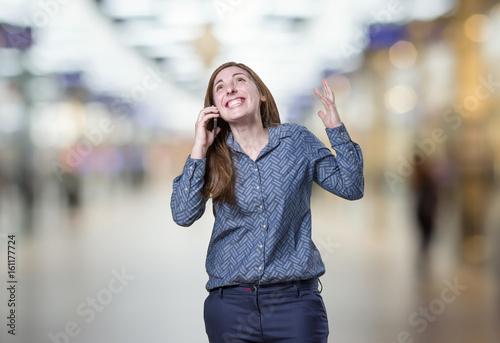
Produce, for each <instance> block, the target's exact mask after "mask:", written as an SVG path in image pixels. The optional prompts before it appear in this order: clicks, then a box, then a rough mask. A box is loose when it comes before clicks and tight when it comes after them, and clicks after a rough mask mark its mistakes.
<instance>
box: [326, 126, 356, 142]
mask: <svg viewBox="0 0 500 343" xmlns="http://www.w3.org/2000/svg"><path fill="white" fill-rule="evenodd" d="M325 131H326V134H327V136H328V139H329V140H330V144H331V145H332V148H333V147H335V146H337V145H341V144H346V143H349V142H350V141H351V137H350V136H349V133H348V132H347V129H346V128H345V126H344V123H342V124H340V126H337V127H334V128H331V129H325Z"/></svg>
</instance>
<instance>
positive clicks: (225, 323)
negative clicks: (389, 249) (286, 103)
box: [171, 62, 364, 343]
mask: <svg viewBox="0 0 500 343" xmlns="http://www.w3.org/2000/svg"><path fill="white" fill-rule="evenodd" d="M322 83H323V87H324V93H325V94H324V95H323V94H321V93H320V92H319V91H318V90H317V89H314V92H315V93H316V95H317V97H318V98H319V99H320V100H321V102H322V103H323V104H324V106H325V108H326V113H325V112H323V111H319V112H318V115H319V117H320V118H321V120H322V121H323V123H324V125H325V128H326V129H325V131H326V134H327V136H328V138H329V140H330V143H331V146H332V148H333V149H334V150H335V151H336V153H337V156H334V155H333V154H332V153H331V151H330V150H329V149H328V148H326V147H325V145H324V144H323V143H322V142H321V141H320V140H319V139H318V138H317V137H316V136H315V135H313V134H312V133H311V132H310V131H308V130H307V129H306V128H305V127H304V126H301V125H297V124H290V123H288V124H280V118H279V113H278V109H277V107H276V104H275V102H274V99H273V96H272V95H271V92H270V91H269V89H268V88H267V87H266V85H265V84H264V83H263V82H262V80H261V79H260V78H259V76H258V75H257V74H256V73H255V72H254V71H253V70H252V69H250V68H249V67H247V66H245V65H244V64H241V63H234V62H229V63H225V64H223V65H221V66H220V67H219V68H217V69H216V70H215V71H214V72H213V74H212V76H211V78H210V81H209V84H208V88H207V93H206V97H205V108H204V109H202V110H201V111H200V114H199V116H198V120H197V122H196V127H195V130H196V131H195V132H196V133H195V142H194V146H193V149H192V152H191V154H190V155H189V156H188V158H187V161H186V163H185V166H184V169H183V171H182V174H181V175H179V176H178V177H176V178H175V179H174V182H173V193H172V199H171V209H172V215H173V219H174V221H175V222H176V223H177V224H179V225H182V226H190V225H191V224H192V223H193V222H194V221H196V220H197V219H198V218H200V217H201V216H202V215H203V213H204V211H205V204H206V201H207V200H208V199H209V198H211V199H212V201H213V204H214V214H215V223H214V227H213V232H212V237H211V239H210V243H209V246H208V252H207V260H206V270H207V273H208V276H209V280H208V283H207V284H206V289H207V290H208V291H209V295H208V297H207V298H206V300H205V304H204V319H205V327H206V332H207V335H208V337H209V340H210V342H211V343H219V342H220V343H226V342H266V343H267V342H269V343H270V342H287V343H292V342H297V343H299V342H300V343H307V342H311V343H312V342H314V343H319V342H327V339H328V333H329V330H328V320H327V314H326V310H325V306H324V303H323V299H322V297H321V295H320V291H319V290H318V277H319V276H321V275H323V274H324V273H325V267H324V264H323V262H322V260H321V256H320V254H319V251H318V249H317V248H316V246H315V245H314V243H313V242H312V240H311V210H310V199H311V189H312V182H313V181H315V182H316V183H317V184H319V185H320V186H321V187H323V188H324V189H326V190H328V191H330V192H331V193H333V194H336V195H338V196H340V197H343V198H345V199H349V200H355V199H359V198H361V197H362V196H363V192H364V178H363V158H362V154H361V149H360V147H359V146H358V145H357V144H356V143H354V142H353V141H351V139H350V137H349V134H348V133H347V131H346V128H345V126H344V124H343V123H342V122H341V120H340V117H339V114H338V112H337V109H336V106H335V97H334V94H333V92H332V90H331V89H330V87H329V86H328V83H327V82H326V80H323V81H322ZM214 119H217V122H218V124H217V127H216V128H215V131H216V132H214V131H213V130H214V128H213V123H214ZM214 136H215V138H214Z"/></svg>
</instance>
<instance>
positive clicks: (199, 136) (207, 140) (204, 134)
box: [191, 106, 220, 159]
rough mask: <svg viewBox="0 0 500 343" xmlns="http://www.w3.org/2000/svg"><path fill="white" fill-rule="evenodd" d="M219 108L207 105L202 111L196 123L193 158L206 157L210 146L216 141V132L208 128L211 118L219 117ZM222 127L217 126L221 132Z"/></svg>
mask: <svg viewBox="0 0 500 343" xmlns="http://www.w3.org/2000/svg"><path fill="white" fill-rule="evenodd" d="M219 116H220V115H219V109H218V108H217V107H215V106H210V107H205V108H204V109H202V110H201V111H200V114H199V115H198V120H197V121H196V125H195V137H194V146H193V150H192V151H191V158H199V159H202V158H205V155H206V154H207V150H208V147H209V146H210V145H211V144H212V143H213V142H214V132H213V131H209V130H207V124H208V121H209V120H213V118H219ZM219 131H220V127H217V133H219Z"/></svg>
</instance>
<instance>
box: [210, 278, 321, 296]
mask: <svg viewBox="0 0 500 343" xmlns="http://www.w3.org/2000/svg"><path fill="white" fill-rule="evenodd" d="M318 282H319V284H321V281H319V279H318V278H313V279H308V280H294V281H287V282H279V283H271V284H265V285H259V284H256V283H243V284H239V285H234V286H223V287H217V288H214V289H212V290H210V293H212V292H217V293H219V295H220V296H222V294H240V295H255V294H277V293H288V292H295V293H297V292H299V291H304V290H318ZM321 290H323V286H321ZM320 292H321V291H320Z"/></svg>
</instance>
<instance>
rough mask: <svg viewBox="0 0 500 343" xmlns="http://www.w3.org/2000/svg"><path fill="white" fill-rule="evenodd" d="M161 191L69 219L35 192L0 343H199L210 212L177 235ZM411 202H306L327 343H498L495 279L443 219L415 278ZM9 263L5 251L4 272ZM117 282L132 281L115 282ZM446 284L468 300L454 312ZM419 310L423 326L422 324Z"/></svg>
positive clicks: (91, 206) (159, 187)
mask: <svg viewBox="0 0 500 343" xmlns="http://www.w3.org/2000/svg"><path fill="white" fill-rule="evenodd" d="M170 186H171V185H170V182H162V183H159V182H155V183H154V184H148V185H147V186H146V187H144V188H143V189H141V190H138V191H132V190H129V189H126V188H123V186H120V185H119V184H118V185H114V186H110V185H108V184H106V183H104V182H103V183H102V184H101V183H92V184H89V185H87V186H86V190H87V191H88V192H87V193H86V197H85V199H86V200H85V206H84V207H83V208H82V209H81V210H80V211H77V212H75V213H73V214H72V217H70V216H69V215H68V212H67V211H66V210H61V209H60V207H59V206H58V204H57V200H56V197H55V195H56V192H55V191H54V190H51V187H50V185H47V186H45V187H46V188H45V191H44V192H43V194H44V197H45V198H44V201H43V202H42V203H41V204H40V205H39V206H38V207H37V209H36V224H35V233H34V234H33V235H30V236H26V235H21V234H18V238H17V240H18V245H17V249H18V250H17V263H18V266H17V267H18V280H19V283H18V290H17V293H16V296H17V306H18V307H17V312H16V313H17V328H16V330H17V335H16V336H15V337H12V336H11V335H8V334H7V333H6V329H5V328H6V326H5V323H4V322H6V320H7V319H6V318H5V317H6V315H7V305H6V304H7V293H6V290H5V288H6V280H5V279H6V278H5V275H6V263H5V262H2V263H0V272H1V276H0V282H1V284H0V287H1V289H2V291H1V292H0V296H1V298H0V311H1V312H0V313H1V316H0V318H4V319H2V320H1V322H2V323H1V326H0V327H1V329H0V332H1V335H0V337H1V342H2V343H3V342H23V343H35V342H36V343H42V342H47V343H48V342H75V343H76V342H88V343H101V342H103V343H115V342H116V343H128V342H130V343H137V342H169V343H170V342H175V343H194V342H200V343H201V342H208V340H207V338H206V335H205V331H204V323H203V317H202V306H203V301H204V299H205V297H206V295H207V293H206V291H205V289H204V285H205V282H206V281H207V276H206V273H205V269H204V260H205V253H206V248H207V244H208V240H209V237H210V230H211V225H212V219H213V218H212V215H211V211H207V213H206V214H205V215H204V217H203V218H202V219H200V220H199V221H198V222H196V223H195V224H194V225H193V226H192V227H190V228H182V227H179V226H176V225H175V224H174V223H173V221H172V218H171V214H170V207H169V202H170V194H171V189H170ZM410 200H411V196H410V195H409V194H406V193H405V192H404V191H400V192H398V193H396V194H389V193H383V192H381V191H376V190H375V189H372V188H367V189H366V195H365V198H363V200H361V201H356V202H349V201H344V200H341V199H338V198H336V197H334V196H331V195H329V194H328V193H326V192H325V191H323V190H320V189H319V188H315V190H314V198H313V203H312V206H313V225H314V229H313V230H314V233H313V237H314V240H315V242H316V245H317V246H318V248H319V249H320V251H321V253H322V256H323V259H324V261H325V264H326V268H327V273H326V274H325V275H324V276H323V277H322V278H321V281H322V283H323V286H324V291H323V293H322V294H323V297H324V300H325V303H326V306H327V312H328V315H329V322H330V332H331V335H330V342H338V343H340V342H346V343H400V342H426V343H433V342H447V343H454V342H464V343H465V342H467V343H468V342H470V343H482V342H488V343H490V342H491V343H494V342H499V341H500V335H499V332H498V331H499V329H498V323H500V320H499V319H500V301H499V298H498V296H497V285H498V281H499V275H498V273H494V270H493V269H492V268H491V267H490V264H486V265H483V266H465V265H463V264H461V263H459V262H458V261H459V259H458V258H457V257H456V255H457V254H456V251H457V246H458V231H457V227H458V220H457V218H458V216H457V211H456V210H453V209H452V207H450V208H445V207H443V210H442V212H441V213H444V215H441V216H440V218H439V220H438V232H437V233H436V237H435V241H434V245H433V249H432V254H431V261H432V263H431V267H430V271H429V273H428V275H427V277H422V276H419V274H418V273H417V272H416V268H415V266H416V262H415V256H416V253H417V243H416V242H417V234H416V232H415V227H414V223H413V220H412V219H411V218H412V216H411V215H412V210H411V201H410ZM2 204H3V205H4V209H5V208H10V211H11V213H10V214H5V213H3V219H2V220H1V222H2V223H3V226H6V225H12V226H11V227H15V222H16V221H15V220H14V219H12V218H15V213H16V210H15V208H14V207H15V206H14V205H12V204H11V202H10V201H8V200H6V199H5V198H4V199H3V200H2ZM9 206H10V207H9ZM17 213H20V212H19V210H17ZM9 218H10V219H11V220H10V221H9ZM496 223H498V221H496ZM339 224H342V225H339ZM340 227H342V229H341V228H340ZM15 231H16V229H15V228H14V229H11V228H10V227H9V228H7V227H2V229H1V231H0V232H2V233H6V232H15ZM493 237H495V236H493ZM496 237H498V235H497V236H496ZM496 242H498V240H497V241H496ZM492 245H494V244H492ZM497 246H498V245H497ZM5 249H6V244H5V239H3V240H2V242H0V261H6V254H5ZM123 270H125V274H126V275H129V278H130V280H128V281H124V282H123V283H120V282H119V281H116V280H114V279H116V276H115V273H121V272H123ZM132 277H133V279H132ZM448 281H449V282H451V283H453V282H457V283H459V284H460V285H464V287H466V288H465V289H464V290H461V291H460V294H457V295H456V296H455V297H453V299H452V300H450V299H451V297H452V295H453V294H452V293H450V291H446V288H449V286H447V285H448V283H447V282H448ZM110 282H111V284H110ZM120 286H123V287H120ZM112 290H113V291H114V293H113V292H111V291H112ZM446 292H447V293H446ZM443 294H445V295H446V296H447V297H446V298H445V300H446V302H445V301H444V300H443ZM92 299H97V300H95V301H96V303H95V304H94V305H95V307H92V304H91V302H92ZM428 307H430V308H431V310H430V311H431V312H430V314H429V316H428V318H429V319H427V320H424V319H423V318H425V317H423V315H422V314H419V313H418V312H419V311H423V309H424V308H428ZM411 318H413V320H414V321H413V324H412V323H410V322H409V320H411ZM417 320H418V322H417ZM416 323H418V324H416ZM66 329H67V330H68V331H67V333H64V334H62V332H63V331H64V330H66ZM68 333H71V334H72V335H73V336H71V335H68ZM51 334H52V335H54V336H53V337H57V338H54V339H52V338H50V335H51Z"/></svg>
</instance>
